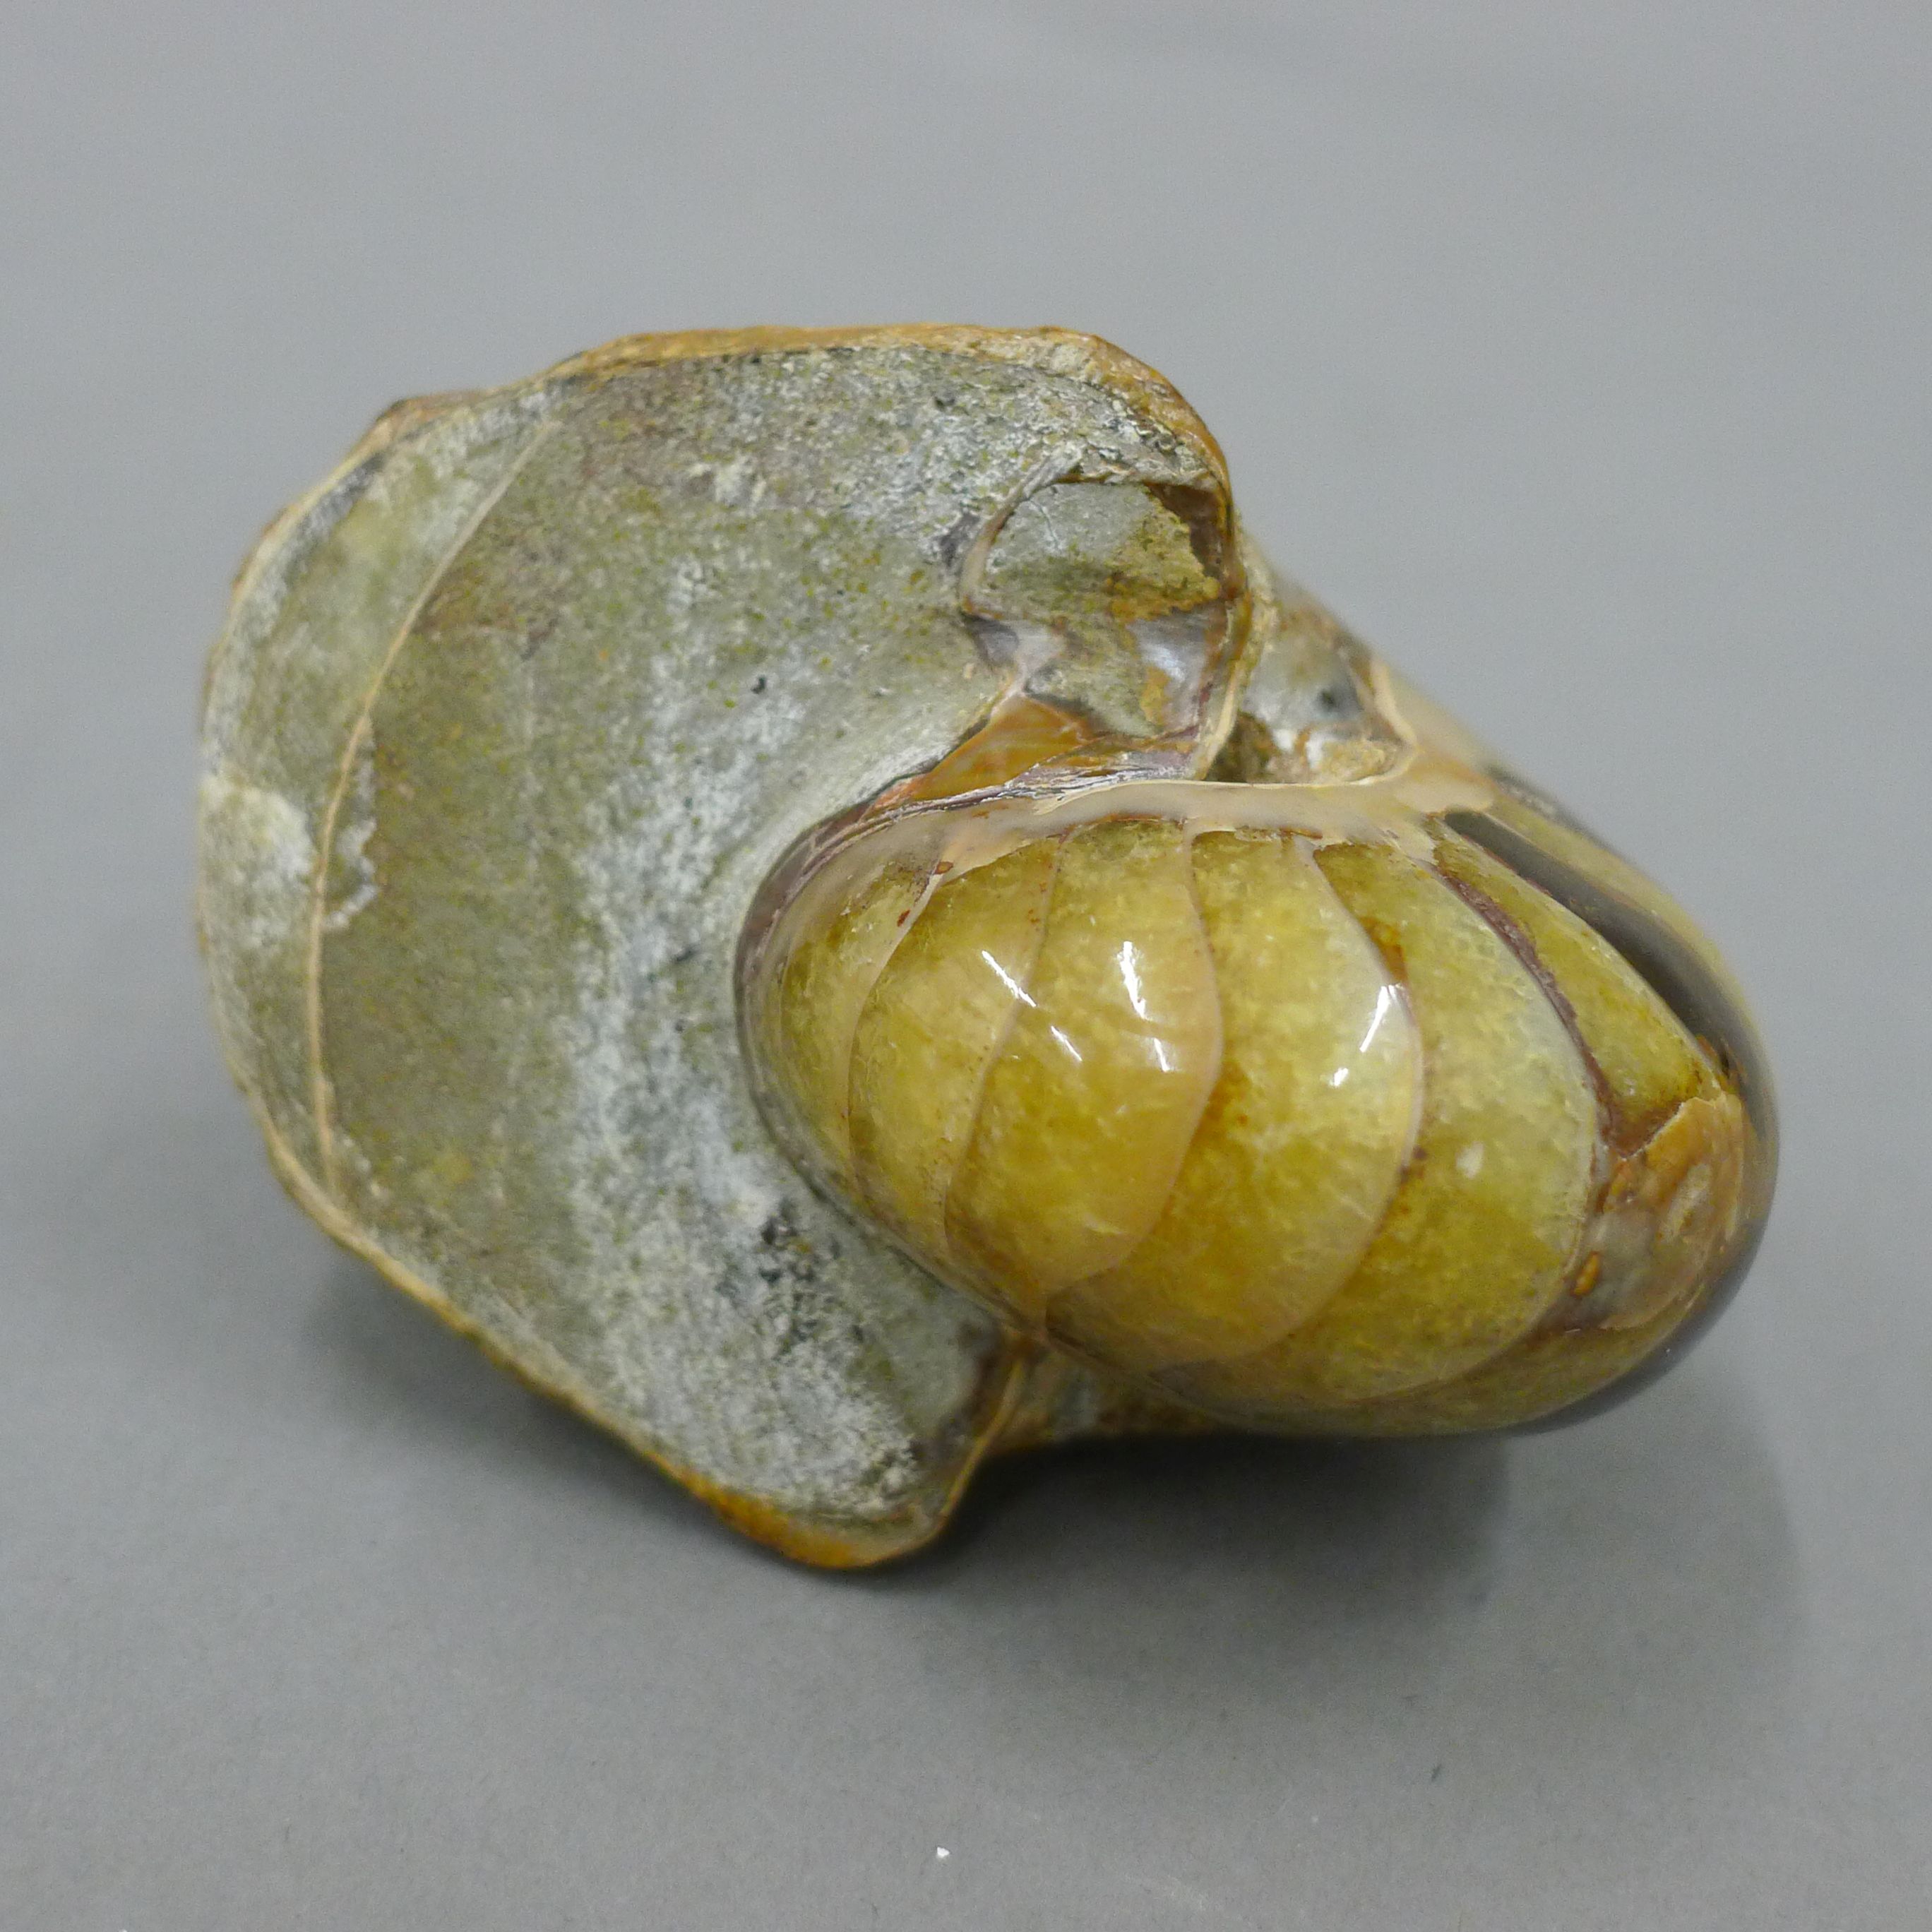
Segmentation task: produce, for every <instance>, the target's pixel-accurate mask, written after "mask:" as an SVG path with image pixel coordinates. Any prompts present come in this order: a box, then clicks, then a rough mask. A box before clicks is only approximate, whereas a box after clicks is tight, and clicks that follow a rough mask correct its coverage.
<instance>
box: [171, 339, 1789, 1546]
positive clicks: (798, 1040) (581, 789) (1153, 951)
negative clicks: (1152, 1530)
mask: <svg viewBox="0 0 1932 1932" xmlns="http://www.w3.org/2000/svg"><path fill="white" fill-rule="evenodd" d="M201 918H202V930H203V933H204V935H205V941H206V946H207V950H208V959H209V963H210V968H211V974H212V977H213V980H214V991H215V1004H216V1009H217V1016H218V1018H219V1020H220V1026H221V1031H222V1034H223V1040H224V1042H225V1043H226V1048H227V1051H228V1054H229V1061H230V1063H231V1064H232V1065H233V1067H234V1070H235V1071H236V1076H237V1078H238V1079H239V1081H240V1082H241V1084H242V1087H243V1088H244V1089H245V1091H246V1092H247V1094H248V1096H249V1097H250V1099H251V1102H252V1103H254V1107H255V1109H256V1111H257V1115H258V1116H259V1118H260V1121H261V1122H262V1124H263V1130H264V1131H265V1133H266V1135H267V1136H268V1139H269V1145H270V1148H271V1149H272V1152H273V1154H274V1157H275V1163H276V1166H277V1167H278V1170H279V1172H281V1175H282V1176H283V1178H284V1180H285V1181H287V1184H289V1186H290V1188H291V1189H292V1190H293V1192H294V1193H295V1194H296V1197H297V1199H299V1201H300V1202H302V1205H304V1206H305V1208H308V1210H309V1211H310V1212H311V1214H314V1216H315V1217H316V1218H317V1220H319V1221H320V1222H321V1223H322V1224H323V1226H325V1227H326V1229H329V1232H331V1233H332V1234H333V1235H335V1236H336V1237H337V1238H338V1239H340V1240H341V1241H344V1242H345V1243H346V1244H347V1245H349V1246H350V1247H352V1248H353V1249H354V1250H356V1251H357V1252H358V1253H361V1254H363V1255H365V1256H367V1257H368V1259H371V1261H372V1262H374V1263H375V1264H376V1265H377V1267H378V1268H380V1269H381V1270H382V1271H383V1273H384V1274H386V1275H387V1276H389V1278H390V1279H391V1280H394V1281H395V1282H396V1283H398V1285H400V1286H403V1287H404V1288H406V1289H408V1290H410V1292H412V1293H414V1294H416V1295H418V1296H419V1297H420V1298H422V1299H423V1300H425V1301H428V1302H429V1303H430V1304H431V1305H432V1306H433V1307H436V1308H437V1310H439V1311H440V1313H443V1314H444V1315H445V1316H447V1317H448V1318H449V1319H451V1320H452V1321H453V1322H455V1323H457V1324H458V1325H459V1326H460V1327H461V1328H464V1329H466V1331H470V1332H472V1333H473V1334H475V1335H477V1336H478V1337H479V1338H480V1339H481V1340H483V1341H484V1343H487V1345H488V1346H490V1348H491V1349H493V1351H494V1352H496V1353H498V1354H499V1355H502V1357H504V1358H506V1359H507V1360H508V1361H510V1362H511V1364H514V1366H515V1367H517V1369H518V1370H520V1371H521V1372H522V1373H523V1374H524V1375H526V1376H528V1377H529V1379H532V1381H534V1382H536V1383H538V1384H539V1385H541V1386H542V1387H544V1388H546V1389H548V1390H550V1391H552V1392H553V1393H555V1394H557V1395H559V1396H560V1397H562V1398H564V1399H565V1400H567V1401H568V1402H570V1403H573V1404H574V1406H577V1408H579V1409H581V1410H583V1412H585V1413H586V1414H587V1415H590V1416H592V1418H595V1420H596V1421H598V1422H600V1423H601V1424H604V1425H606V1426H607V1427H610V1428H611V1429H612V1430H615V1431H616V1433H618V1434H619V1435H620V1436H623V1437H624V1438H625V1439H626V1440H627V1441H628V1442H631V1444H633V1445H634V1446H635V1447H637V1448H638V1449H640V1450H641V1451H643V1452H644V1453H645V1454H647V1455H649V1456H650V1457H652V1459H653V1460H655V1461H657V1462H658V1463H660V1464H661V1465H662V1466H664V1467H665V1468H666V1469H668V1470H669V1471H670V1473H672V1474H673V1475H674V1476H676V1478H678V1479H679V1480H680V1481H682V1482H684V1483H685V1484H687V1485H688V1487H691V1488H692V1489H693V1490H695V1491H697V1493H700V1495H702V1496H704V1497H706V1499H707V1500H709V1501H710V1502H712V1503H713V1504H714V1505H715V1506H716V1507H718V1508H719V1509H720V1510H721V1511H722V1513H723V1514H725V1515H726V1516H727V1517H728V1518H729V1519H730V1520H732V1521H733V1522H734V1523H736V1524H737V1525H738V1526H739V1527H741V1528H742V1529H746V1530H747V1531H748V1532H750V1533H751V1534H752V1535H756V1536H758V1537H760V1538H762V1539H763V1540H764V1541H768V1542H769V1543H772V1544H775V1546H776V1547H778V1548H780V1549H781V1550H785V1551H787V1553H790V1554H792V1555H793V1556H799V1557H802V1558H804V1559H807V1560H809V1561H814V1562H825V1563H833V1564H851V1563H862V1562H871V1561H875V1560H877V1559H880V1558H883V1557H886V1556H892V1555H895V1554H898V1553H901V1552H903V1551H904V1550H908V1549H910V1548H913V1547H916V1545H918V1544H920V1543H921V1542H922V1541H925V1540H926V1539H927V1538H929V1537H930V1536H931V1535H932V1534H933V1533H934V1532H935V1530H936V1529H938V1527H939V1526H941V1524H942V1523H944V1520H945V1519H946V1517H947V1514H948V1513H949V1512H950V1510H951V1509H952V1508H953V1505H954V1504H955V1503H956V1501H957V1499H958V1498H959V1495H960V1493H961V1492H962V1489H963V1487H964V1485H965V1482H966V1481H967V1480H968V1477H969V1476H970V1474H971V1470H972V1469H973V1468H974V1466H975V1465H976V1464H977V1462H978V1461H979V1460H980V1458H981V1457H983V1456H985V1455H986V1454H988V1453H989V1451H995V1450H1000V1449H1004V1448H1013V1447H1019V1446H1024V1445H1028V1444H1033V1443H1040V1442H1050V1441H1055V1440H1060V1439H1067V1438H1069V1437H1072V1436H1080V1435H1083V1434H1091V1433H1109V1432H1118V1431H1124V1430H1162V1429H1176V1430H1189V1429H1194V1430H1198V1429H1203V1428H1209V1427H1243V1428H1251V1429H1260V1430H1277V1431H1284V1432H1289V1433H1308V1434H1326V1435H1342V1436H1350V1435H1388V1434H1418V1433H1448V1432H1454V1431H1460V1430H1480V1429H1491V1428H1499V1427H1515V1426H1520V1425H1524V1424H1536V1423H1541V1422H1544V1421H1549V1420H1551V1419H1554V1418H1568V1417H1569V1416H1571V1415H1577V1414H1579V1413H1581V1412H1583V1411H1584V1410H1585V1409H1587V1408H1589V1406H1592V1404H1593V1403H1595V1402H1597V1401H1598V1400H1601V1399H1602V1398H1603V1397H1604V1396H1605V1395H1606V1394H1607V1393H1608V1392H1610V1391H1622V1390H1627V1389H1628V1388H1631V1387H1632V1386H1634V1385H1636V1383H1637V1382H1640V1380H1642V1379H1643V1378H1644V1377H1645V1376H1647V1375H1649V1373H1654V1372H1655V1370H1656V1369H1657V1368H1658V1367H1660V1366H1661V1364H1664V1362H1666V1361H1668V1360H1670V1358H1672V1356H1673V1355H1674V1354H1675V1353H1676V1352H1679V1350H1680V1349H1681V1348H1682V1345H1683V1343H1684V1342H1685V1340H1686V1338H1687V1337H1688V1336H1689V1335H1690V1334H1691V1333H1692V1332H1694V1330H1695V1329H1696V1328H1697V1327H1698V1326H1699V1325H1700V1324H1701V1323H1702V1322H1703V1320H1704V1319H1706V1318H1707V1317H1708V1316H1709V1314H1710V1313H1712V1312H1713V1311H1714V1310H1715V1308H1716V1307H1718V1304H1720V1302H1721V1300H1722V1299H1723V1298H1724V1295H1725V1294H1726V1293H1727V1291H1728V1290H1729V1289H1730V1287H1731V1286H1733V1284H1734V1283H1736V1280H1737V1279H1738V1278H1739V1276H1740V1275H1741V1274H1742V1271H1743V1269H1744V1268H1745V1265H1746V1263H1747V1262H1748V1258H1749V1256H1750V1253H1751V1249H1752V1247H1753V1246H1754V1243H1755V1241H1756V1239H1757V1235H1758V1232H1759V1231H1760V1228H1761V1227H1762V1225H1763V1220H1764V1217H1765V1214H1766V1208H1767V1206H1768V1204H1769V1194H1770V1187H1771V1178H1772V1170H1773V1166H1774V1163H1775V1129H1774V1127H1773V1124H1772V1113H1771V1103H1770V1097H1769V1087H1768V1085H1767V1083H1766V1077H1765V1074H1764V1072H1763V1066H1762V1063H1761V1060H1760V1055H1759V1053H1758V1050H1757V1046H1756V1044H1755V1041H1754V1036H1753V1034H1752V1032H1751V1026H1750V1023H1749V1022H1748V1019H1747V1018H1746V1017H1745V1013H1744V1011H1743V1009H1742V1005H1741V1003H1740V1002H1739V998H1738V997H1737V995H1736V992H1734V990H1733V989H1732V987H1731V986H1730V982H1729V980H1728V979H1727V976H1726V974H1725V973H1724V968H1723V967H1722V966H1721V964H1720V963H1719V962H1718V960H1717V959H1716V958H1715V955H1714V954H1713V953H1712V950H1711V948H1710V947H1709V944H1707V943H1706V941H1704V940H1703V938H1701V937H1700V935H1699V934H1698V933H1697V931H1696V930H1695V929H1694V927H1692V926H1691V924H1690V923H1689V922H1688V920H1687V919H1685V916H1684V915H1683V914H1682V913H1681V912H1680V911H1679V910H1678V909H1677V908H1676V907H1675V906H1674V905H1673V904H1672V903H1671V902H1670V900H1669V899H1668V898H1666V897H1665V896H1664V894H1663V893H1661V892H1660V891H1659V890H1658V889H1657V888H1656V887H1655V886H1653V885H1652V884H1651V883H1649V881H1648V880H1646V879H1645V878H1643V877H1642V876H1641V875H1640V874H1638V873H1637V872H1636V871H1634V869H1633V868H1631V866H1629V865H1628V864H1626V863H1625V862H1624V861H1622V859H1619V858H1618V857H1616V856H1615V855H1614V854H1613V853H1611V852H1610V851H1609V850H1607V849H1606V848H1605V847H1603V846H1602V845H1601V844H1598V842H1597V841H1595V840H1594V839H1593V838H1591V837H1590V836H1589V835H1588V834H1587V833H1586V832H1584V831H1583V830H1582V829H1580V827H1579V826H1577V824H1576V823H1575V822H1574V820H1571V818H1569V817H1568V816H1567V815H1566V814H1564V813H1563V812H1562V811H1561V810H1560V809H1559V808H1557V807H1556V806H1555V805H1553V804H1552V803H1551V802H1550V801H1549V800H1548V799H1546V798H1545V797H1544V796H1542V795H1541V793H1538V791H1536V790H1534V789H1532V787H1529V786H1528V785H1526V784H1525V783H1523V781H1521V780H1520V779H1519V778H1516V777H1515V776H1514V775H1512V774H1511V773H1510V772H1508V770H1506V769H1505V768H1503V767H1502V766H1501V765H1500V764H1499V763H1498V762H1497V760H1496V759H1495V758H1494V757H1493V755H1492V754H1490V753H1489V752H1487V751H1486V750H1484V748H1483V747H1481V745H1478V743H1476V742H1475V741H1474V740H1473V739H1472V738H1471V737H1470V736H1469V735H1468V734H1467V733H1466V732H1464V731H1463V730H1461V729H1460V727H1458V726H1457V725H1456V724H1454V722H1453V721H1451V719H1450V718H1448V716H1447V715H1446V714H1445V713H1444V712H1442V711H1441V710H1440V709H1439V708H1438V707H1436V706H1435V705H1433V704H1432V703H1430V702H1429V701H1428V700H1426V699H1424V698H1423V697H1421V696H1420V695H1419V694H1418V693H1416V692H1415V691H1413V690H1412V689H1411V688H1409V687H1408V686H1406V685H1405V684H1403V682H1402V681H1401V680H1400V679H1399V678H1398V677H1397V676H1396V675H1395V674H1394V673H1393V672H1392V671H1391V670H1390V669H1389V668H1388V666H1387V665H1385V664H1383V663H1382V661H1381V660H1380V659H1379V658H1377V657H1376V656H1375V655H1373V653H1371V652H1370V651H1368V650H1367V649H1365V648H1364V646H1362V645H1361V644H1360V643H1358V642H1357V641H1356V640H1355V639H1354V638H1352V637H1350V636H1349V634H1347V632H1346V631H1344V630H1343V628H1341V627H1340V625H1338V624H1337V622H1335V621H1334V619H1333V618H1331V616H1328V613H1326V612H1325V611H1324V610H1322V609H1321V607H1319V605H1317V604H1315V603H1314V602H1313V601H1312V600H1311V599H1310V598H1308V597H1307V595H1305V594H1304V592H1301V591H1300V590H1299V589H1297V588H1296V587H1295V586H1293V585H1292V584H1289V583H1286V582H1285V581H1283V580H1282V579H1280V578H1279V577H1277V576H1276V575H1274V574H1273V573H1272V572H1271V570H1270V568H1269V567H1268V565H1267V564H1266V562H1265V561H1264V559H1262V557H1261V556H1260V555H1259V553H1258V552H1257V551H1256V550H1255V549H1254V547H1253V545H1252V544H1251V543H1250V540H1249V539H1248V538H1247V535H1245V533H1244V531H1243V530H1242V529H1241V525H1240V523H1239V521H1238V519H1237V518H1236V517H1235V512H1234V509H1233V506H1232V499H1231V497H1230V495H1229V489H1228V485H1227V479H1226V470H1225V466H1224V464H1223V458H1222V456H1221V453H1220V450H1219V449H1218V448H1217V446H1216V445H1215V443H1214V440H1213V439H1212V438H1211V437H1210V436H1209V435H1208V432H1207V431H1206V430H1205V428H1203V426H1202V424H1201V423H1200V422H1199V420H1198V419H1196V416H1194V415H1193V412H1192V411H1191V410H1189V409H1188V408H1187V405H1186V404H1184V402H1183V401H1181V398H1179V397H1178V395H1176V394H1175V392H1174V391H1173V390H1172V389H1171V388H1170V387H1169V386H1168V385H1167V384H1166V383H1164V382H1163V380H1161V378H1160V377H1158V376H1157V375H1156V374H1154V372H1153V371H1151V370H1148V369H1147V368H1145V367H1144V366H1142V365H1140V364H1139V363H1136V362H1133V360H1132V359H1130V358H1129V357H1127V356H1124V355H1123V354H1122V353H1121V352H1120V351H1118V350H1115V349H1112V348H1111V347H1109V346H1108V345H1107V344H1104V343H1102V342H1100V341H1096V340H1094V338H1089V337H1085V336H1079V335H1069V334H1067V333H1064V332H1058V331H1037V332H1000V331H991V330H979V329H947V328H903V329H859V330H847V331H835V332H799V331H786V330H752V331H746V332H737V333H730V334H724V333H720V334H708V335H688V336H660V337H643V338H635V339H632V340H630V341H622V342H619V343H616V344H612V345H611V346H610V347H607V348H606V349H603V350H597V351H595V352H593V353H591V354H589V355H587V356H582V357H579V358H578V359H576V360H574V362H567V363H565V364H564V365H562V366H561V367H560V368H557V369H556V370H553V371H550V373H549V374H547V375H544V376H542V377H538V378H536V379H535V380H532V381H530V382H529V383H522V384H519V385H517V386H513V387H511V388H508V389H501V390H494V391H490V392H484V393H480V394H475V395H455V396H443V397H435V398H428V399H427V400H425V401H422V402H417V403H410V404H402V405H400V406H398V408H396V409H395V410H392V411H390V412H389V413H388V414H387V415H386V416H384V417H383V419H381V420H380V422H378V423H377V426H376V428H375V429H374V431H371V434H370V435H369V436H368V437H367V438H365V440H364V442H363V443H362V445H361V446H359V448H358V449H356V451H355V452H353V454H352V455H351V456H350V458H349V460H348V461H347V463H345V464H344V466H343V467H342V468H341V469H339V470H338V471H337V472H336V473H335V475H333V476H332V477H331V478H329V479H328V480H327V481H326V482H325V483H324V484H323V485H322V486H321V487H320V488H319V489H318V490H316V491H315V492H314V493H312V494H311V496H308V497H307V498H305V499H304V500H303V501H302V502H300V503H299V504H298V505H296V506H295V507H294V508H292V509H291V510H290V511H288V512H287V514H285V515H284V516H283V517H281V519H280V520H278V522H277V523H275V525H274V526H272V528H271V529H270V530H269V533H268V534H267V535H266V537H265V538H263V541H262V543H261V544H260V547H258V548H257V551H256V553H255V554H254V556H253V557H252V558H251V560H250V562H249V563H248V565H247V566H246V568H245V570H244V571H243V573H242V579H241V581H240V583H239V585H238V586H237V589H236V598H235V605H234V609H233V613H232V615H231V616H230V619H229V625H228V627H227V629H226V633H225V634H224V636H223V639H222V640H221V642H220V644H219V645H218V646H217V649H216V652H215V655H214V661H213V664H212V666H211V671H210V676H209V682H208V702H207V715H206V727H205V766H204V772H203V777H202V883H201Z"/></svg>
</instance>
